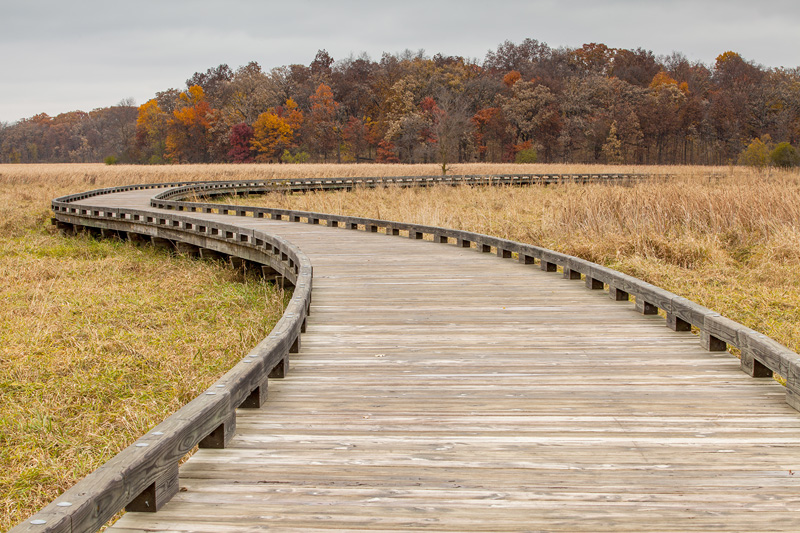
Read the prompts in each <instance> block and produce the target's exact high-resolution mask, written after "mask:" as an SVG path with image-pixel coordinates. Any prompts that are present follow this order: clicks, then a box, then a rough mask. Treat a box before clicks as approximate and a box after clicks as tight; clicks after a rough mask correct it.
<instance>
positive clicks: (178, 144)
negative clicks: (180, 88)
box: [165, 85, 216, 163]
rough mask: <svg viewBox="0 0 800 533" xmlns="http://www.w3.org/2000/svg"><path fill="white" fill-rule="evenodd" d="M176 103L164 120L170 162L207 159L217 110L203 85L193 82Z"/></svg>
mask: <svg viewBox="0 0 800 533" xmlns="http://www.w3.org/2000/svg"><path fill="white" fill-rule="evenodd" d="M178 98H179V102H178V107H177V108H176V109H175V111H173V112H172V118H170V119H169V121H168V122H167V138H166V143H165V144H166V156H167V159H168V160H169V161H170V162H173V163H206V162H208V161H209V152H208V148H209V145H210V141H211V139H210V134H209V130H210V129H211V126H212V124H213V123H214V122H215V121H216V116H215V115H216V113H215V111H214V110H213V109H212V108H211V106H210V105H209V104H208V102H207V101H206V99H205V94H204V93H203V89H202V87H200V86H199V85H193V86H191V87H189V89H188V90H187V91H185V92H182V93H181V94H180V95H179V97H178Z"/></svg>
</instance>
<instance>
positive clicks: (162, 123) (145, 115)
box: [136, 98, 169, 164]
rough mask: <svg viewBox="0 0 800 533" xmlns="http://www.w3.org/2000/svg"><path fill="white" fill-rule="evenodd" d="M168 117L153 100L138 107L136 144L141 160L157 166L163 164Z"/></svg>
mask: <svg viewBox="0 0 800 533" xmlns="http://www.w3.org/2000/svg"><path fill="white" fill-rule="evenodd" d="M168 121H169V115H167V113H165V112H164V111H163V110H162V109H161V106H159V105H158V101H157V100H156V99H155V98H153V99H152V100H148V101H147V102H145V103H144V104H142V105H140V106H139V112H138V115H137V117H136V143H137V145H138V146H139V147H140V149H141V150H142V153H143V155H142V160H143V161H144V162H147V163H152V164H157V163H163V162H164V152H165V151H166V141H167V123H168Z"/></svg>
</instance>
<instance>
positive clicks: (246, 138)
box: [227, 122, 255, 163]
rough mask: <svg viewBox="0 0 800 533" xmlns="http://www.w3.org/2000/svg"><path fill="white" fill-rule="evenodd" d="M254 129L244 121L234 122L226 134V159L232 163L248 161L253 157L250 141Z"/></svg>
mask: <svg viewBox="0 0 800 533" xmlns="http://www.w3.org/2000/svg"><path fill="white" fill-rule="evenodd" d="M253 134H254V130H253V128H252V126H250V125H248V124H245V123H244V122H242V123H240V124H236V125H235V126H234V127H232V128H231V131H230V134H229V136H228V145H229V146H230V148H229V149H228V154H227V155H228V160H229V161H231V162H233V163H249V162H251V161H253V159H254V158H255V156H254V154H253V146H252V145H251V141H252V139H253Z"/></svg>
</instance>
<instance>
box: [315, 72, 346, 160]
mask: <svg viewBox="0 0 800 533" xmlns="http://www.w3.org/2000/svg"><path fill="white" fill-rule="evenodd" d="M310 101H311V113H310V116H309V128H310V131H311V142H312V144H313V146H314V147H315V148H316V151H317V152H318V153H319V154H320V155H322V159H323V160H324V161H327V160H328V156H329V155H330V153H331V152H332V151H334V150H337V160H339V161H340V160H341V156H340V155H338V149H339V139H340V133H341V128H340V127H339V120H338V119H339V116H338V110H339V104H338V103H337V102H336V101H335V100H334V99H333V91H331V88H330V87H329V86H327V85H325V84H324V83H320V84H319V86H318V87H317V90H316V91H315V93H314V94H313V95H312V96H311V98H310Z"/></svg>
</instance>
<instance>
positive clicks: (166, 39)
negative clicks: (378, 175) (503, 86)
mask: <svg viewBox="0 0 800 533" xmlns="http://www.w3.org/2000/svg"><path fill="white" fill-rule="evenodd" d="M526 37H530V38H534V39H537V40H539V41H542V42H546V43H547V44H549V45H550V46H551V47H554V48H556V47H559V46H570V47H578V46H580V45H582V44H583V43H589V42H602V43H605V44H606V45H608V46H610V47H614V48H637V47H642V48H646V49H649V50H652V51H653V52H654V53H655V54H656V55H660V54H669V53H671V52H673V51H678V52H682V53H684V54H685V55H686V56H687V57H688V58H689V59H690V60H700V61H703V62H705V63H712V62H713V61H714V59H715V58H716V56H717V55H718V54H720V53H721V52H724V51H726V50H733V51H736V52H738V53H740V54H741V55H742V56H743V57H744V58H745V59H747V60H752V61H755V62H757V63H761V64H763V65H765V66H770V67H779V66H784V67H797V66H800V1H798V0H773V1H771V2H753V1H752V0H746V1H742V0H662V1H659V2H656V1H650V0H611V1H602V0H561V1H558V0H529V1H526V2H512V1H506V0H494V1H492V0H460V1H437V0H424V1H422V0H404V1H399V2H398V1H394V2H391V3H384V2H381V1H376V0H370V1H364V0H338V1H318V0H294V1H287V0H282V1H281V2H276V1H272V0H267V1H262V2H256V1H250V0H227V1H226V2H212V1H208V0H193V1H187V0H139V1H137V2H120V1H118V0H77V1H75V2H67V1H64V0H24V1H20V0H0V72H2V75H1V76H0V121H4V122H14V121H16V120H19V119H20V118H26V117H30V116H32V115H34V114H37V113H42V112H44V113H48V114H49V115H57V114H58V113H62V112H66V111H72V110H76V109H81V110H84V111H89V110H91V109H94V108H97V107H106V106H110V105H114V104H116V103H118V102H119V101H120V100H122V99H123V98H127V97H133V98H134V99H135V101H136V103H137V104H141V103H143V102H145V101H147V100H148V99H150V98H151V97H153V95H154V94H155V92H156V91H161V90H164V89H168V88H170V87H176V88H183V87H184V82H185V80H186V79H187V78H189V77H190V76H191V75H192V74H193V73H194V72H196V71H205V70H206V69H208V68H210V67H215V66H217V65H219V64H220V63H227V64H228V65H229V66H230V67H231V68H233V69H236V67H238V66H240V65H243V64H246V63H247V62H249V61H258V63H259V64H260V65H261V66H262V68H264V70H269V69H270V68H272V67H277V66H281V65H288V64H291V63H302V64H306V65H307V64H308V63H310V62H311V60H313V58H314V55H315V54H316V51H317V50H319V49H321V48H325V49H327V50H328V53H330V55H331V56H332V57H333V58H334V59H337V60H338V59H343V58H346V57H347V56H349V55H351V54H353V55H359V54H360V53H361V52H366V53H368V54H369V55H370V56H371V57H372V58H373V59H379V58H380V54H381V53H382V52H392V53H395V52H400V51H402V50H404V49H411V50H414V51H416V50H419V49H424V50H425V52H426V54H427V55H433V54H435V53H438V52H441V53H442V54H445V55H461V56H465V57H469V58H477V59H479V60H483V58H484V56H485V55H486V52H487V51H488V50H490V49H496V48H497V45H498V44H500V43H502V42H503V41H505V40H507V39H508V40H511V41H514V42H517V43H518V42H521V41H522V40H523V39H525V38H526Z"/></svg>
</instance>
